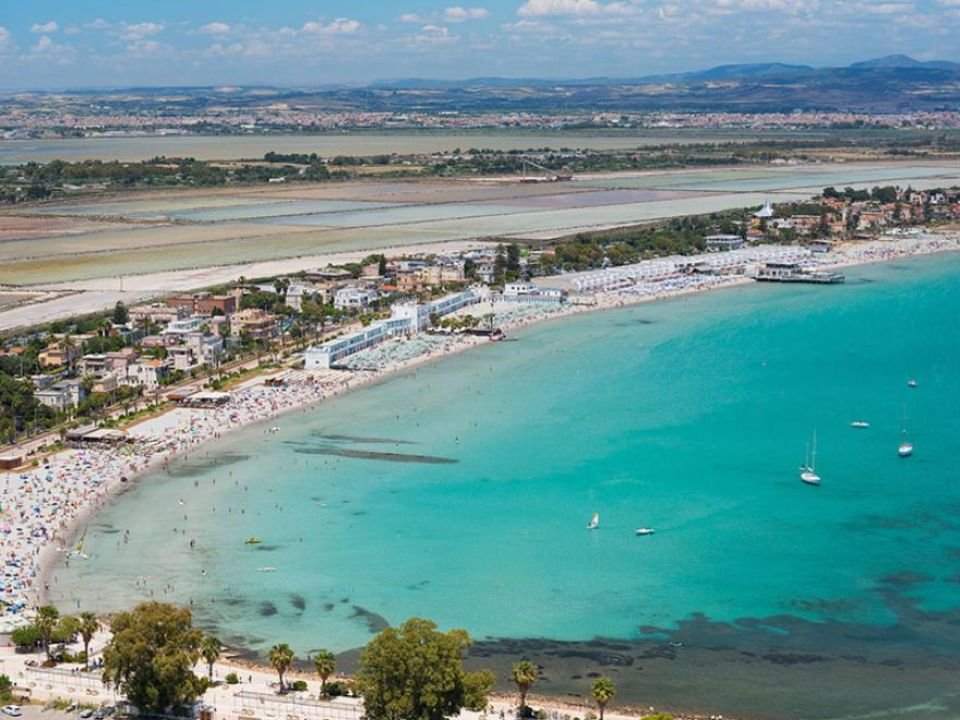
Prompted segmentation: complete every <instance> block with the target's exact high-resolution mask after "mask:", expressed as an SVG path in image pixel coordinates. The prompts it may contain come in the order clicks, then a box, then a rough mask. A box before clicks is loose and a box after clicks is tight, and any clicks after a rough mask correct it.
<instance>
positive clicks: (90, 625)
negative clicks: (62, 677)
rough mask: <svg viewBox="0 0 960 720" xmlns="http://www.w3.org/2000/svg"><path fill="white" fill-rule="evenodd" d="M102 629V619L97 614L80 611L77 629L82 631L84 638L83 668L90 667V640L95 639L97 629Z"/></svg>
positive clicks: (81, 635) (81, 634)
mask: <svg viewBox="0 0 960 720" xmlns="http://www.w3.org/2000/svg"><path fill="white" fill-rule="evenodd" d="M99 629H100V621H99V620H98V619H97V616H96V614H94V613H92V612H90V611H89V610H88V611H87V612H82V613H80V625H79V627H78V628H77V630H78V631H79V633H80V637H82V638H83V668H84V670H89V669H90V641H91V640H93V636H94V635H96V634H97V630H99Z"/></svg>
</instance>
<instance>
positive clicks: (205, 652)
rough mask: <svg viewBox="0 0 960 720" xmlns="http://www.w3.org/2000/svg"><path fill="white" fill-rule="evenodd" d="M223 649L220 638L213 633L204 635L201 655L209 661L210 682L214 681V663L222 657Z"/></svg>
mask: <svg viewBox="0 0 960 720" xmlns="http://www.w3.org/2000/svg"><path fill="white" fill-rule="evenodd" d="M221 650H223V645H221V644H220V640H218V639H217V638H215V637H214V636H213V635H205V636H204V637H203V641H202V642H201V643H200V655H202V656H203V659H204V660H206V662H207V679H208V680H209V681H210V682H213V664H214V663H215V662H216V661H217V658H219V657H220V651H221Z"/></svg>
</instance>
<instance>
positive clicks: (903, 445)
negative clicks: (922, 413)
mask: <svg viewBox="0 0 960 720" xmlns="http://www.w3.org/2000/svg"><path fill="white" fill-rule="evenodd" d="M900 434H901V440H900V446H899V447H898V448H897V455H899V456H900V457H902V458H905V457H910V456H911V455H913V443H912V442H910V438H909V437H908V436H907V408H906V406H904V408H903V421H902V422H901V423H900Z"/></svg>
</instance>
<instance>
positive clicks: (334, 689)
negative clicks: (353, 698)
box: [327, 682, 348, 697]
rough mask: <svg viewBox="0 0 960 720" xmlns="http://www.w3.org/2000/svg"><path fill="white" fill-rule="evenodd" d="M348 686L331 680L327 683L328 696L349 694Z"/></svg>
mask: <svg viewBox="0 0 960 720" xmlns="http://www.w3.org/2000/svg"><path fill="white" fill-rule="evenodd" d="M347 694H348V693H347V688H346V687H345V686H344V685H343V683H339V682H330V683H327V696H328V697H340V696H341V695H347Z"/></svg>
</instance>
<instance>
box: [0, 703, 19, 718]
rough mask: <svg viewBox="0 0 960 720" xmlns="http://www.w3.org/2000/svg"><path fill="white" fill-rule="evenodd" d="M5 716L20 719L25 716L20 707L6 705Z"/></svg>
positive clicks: (4, 708)
mask: <svg viewBox="0 0 960 720" xmlns="http://www.w3.org/2000/svg"><path fill="white" fill-rule="evenodd" d="M3 714H4V715H9V716H10V717H20V716H21V715H23V709H22V708H21V707H20V706H19V705H4V706H3Z"/></svg>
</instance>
